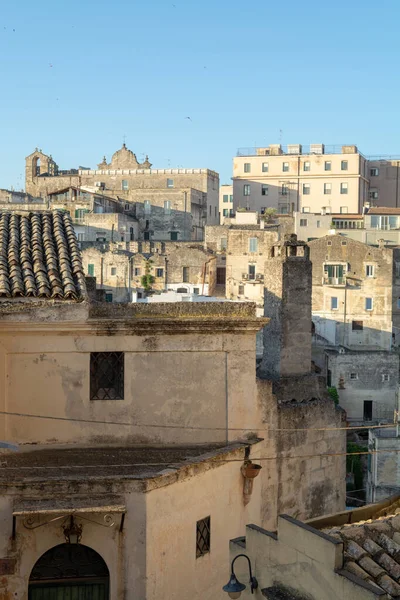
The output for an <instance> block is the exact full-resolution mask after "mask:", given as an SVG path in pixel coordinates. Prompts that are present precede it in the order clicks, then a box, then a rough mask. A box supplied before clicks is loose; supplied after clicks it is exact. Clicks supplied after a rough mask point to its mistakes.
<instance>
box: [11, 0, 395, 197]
mask: <svg viewBox="0 0 400 600" xmlns="http://www.w3.org/2000/svg"><path fill="white" fill-rule="evenodd" d="M399 21H400V2H399V1H398V0H381V1H380V2H379V3H376V2H372V1H371V0H364V1H363V2H361V1H360V0H346V1H344V0H336V1H335V2H330V3H325V2H322V1H321V0H305V1H303V2H299V1H298V0H286V1H280V2H277V1H276V2H275V1H274V2H272V1H271V0H253V1H252V2H243V0H241V1H239V0H229V1H228V0H214V1H213V2H212V1H211V0H202V2H192V1H191V0H185V1H183V0H153V1H152V0H142V1H141V2H138V1H136V0H130V1H128V0H125V1H121V0H114V2H110V0H108V1H107V2H105V1H104V0H100V1H98V2H93V1H92V0H79V1H78V0H69V1H68V2H66V1H64V0H55V1H54V2H42V3H41V2H32V0H29V1H28V0H15V1H14V2H11V1H8V2H2V3H1V17H0V56H1V59H0V77H1V79H0V81H1V93H0V161H1V162H0V165H1V167H0V187H10V186H11V185H13V186H15V187H17V188H20V187H21V186H22V185H23V178H24V158H25V156H26V155H28V154H30V153H31V152H32V151H33V150H34V148H35V146H38V147H39V148H42V149H43V151H44V152H45V153H49V154H52V155H53V157H54V159H55V160H56V162H57V163H58V164H59V166H60V167H61V168H64V169H67V168H71V167H77V166H78V165H83V166H90V167H94V166H95V165H96V164H97V163H98V162H100V161H101V159H102V157H103V154H106V156H107V159H110V156H111V154H112V153H113V152H114V151H115V150H116V149H118V148H119V147H120V146H121V144H122V141H123V136H124V134H125V135H126V143H127V145H128V146H129V147H130V148H131V149H132V150H133V151H134V152H136V154H137V155H138V157H139V158H140V157H141V156H142V155H143V154H145V153H148V154H149V157H150V160H151V162H153V164H154V167H157V168H163V167H168V166H171V167H176V166H184V167H202V168H205V167H207V168H211V169H215V170H217V171H219V172H220V174H221V182H222V183H224V182H229V179H230V177H231V169H232V157H233V155H234V154H235V152H236V150H237V148H238V147H240V146H252V145H254V143H256V144H259V145H263V144H267V143H277V142H279V139H280V133H279V132H280V130H282V132H283V133H282V142H283V143H284V144H287V143H298V142H299V143H303V144H308V143H310V142H324V143H326V144H341V143H356V144H358V146H359V148H360V150H361V151H362V152H364V153H365V154H400V135H399V134H400V122H399V110H400V102H399V88H400V84H399V66H398V65H399V58H400V56H399V45H400V36H399V33H398V32H399ZM14 30H15V31H14ZM187 116H190V117H191V119H192V120H191V121H189V120H187V119H185V117H187Z"/></svg>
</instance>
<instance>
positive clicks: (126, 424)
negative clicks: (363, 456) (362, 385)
mask: <svg viewBox="0 0 400 600" xmlns="http://www.w3.org/2000/svg"><path fill="white" fill-rule="evenodd" d="M0 415H6V416H13V417H27V418H31V419H49V420H53V421H68V422H73V423H93V424H98V425H119V426H124V427H149V428H156V429H188V430H195V431H225V432H226V431H250V432H256V431H258V432H264V431H265V432H268V433H275V432H282V431H285V432H299V431H359V430H363V429H387V428H392V429H393V428H394V427H396V425H397V423H385V424H383V425H353V426H346V427H303V428H279V427H273V428H263V427H257V426H254V427H201V426H200V425H161V424H149V423H130V422H125V421H99V420H95V419H78V418H73V417H57V416H53V415H34V414H31V413H20V412H13V411H7V410H0Z"/></svg>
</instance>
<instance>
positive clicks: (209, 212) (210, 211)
mask: <svg viewBox="0 0 400 600" xmlns="http://www.w3.org/2000/svg"><path fill="white" fill-rule="evenodd" d="M211 211H212V206H211V205H210V210H209V213H210V217H211Z"/></svg>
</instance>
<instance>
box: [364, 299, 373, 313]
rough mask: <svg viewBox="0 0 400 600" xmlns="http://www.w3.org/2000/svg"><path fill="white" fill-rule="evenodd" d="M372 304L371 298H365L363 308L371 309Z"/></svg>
mask: <svg viewBox="0 0 400 600" xmlns="http://www.w3.org/2000/svg"><path fill="white" fill-rule="evenodd" d="M373 304H374V301H373V298H365V310H372V308H373Z"/></svg>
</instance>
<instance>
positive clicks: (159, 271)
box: [156, 269, 164, 277]
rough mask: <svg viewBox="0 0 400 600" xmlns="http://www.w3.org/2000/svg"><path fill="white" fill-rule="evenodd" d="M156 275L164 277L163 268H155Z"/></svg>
mask: <svg viewBox="0 0 400 600" xmlns="http://www.w3.org/2000/svg"><path fill="white" fill-rule="evenodd" d="M156 277H164V269H156Z"/></svg>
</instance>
